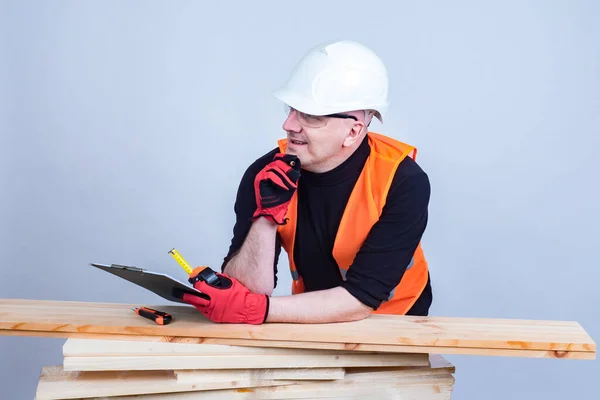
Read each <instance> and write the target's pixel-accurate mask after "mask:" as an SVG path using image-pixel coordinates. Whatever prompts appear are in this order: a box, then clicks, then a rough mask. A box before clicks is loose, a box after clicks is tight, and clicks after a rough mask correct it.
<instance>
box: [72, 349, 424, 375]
mask: <svg viewBox="0 0 600 400" xmlns="http://www.w3.org/2000/svg"><path fill="white" fill-rule="evenodd" d="M415 355H417V354H412V355H411V356H415ZM420 356H421V359H420V360H419V359H415V358H414V357H410V356H406V355H404V354H373V355H371V354H359V353H355V354H344V355H334V354H326V355H320V354H315V355H305V354H301V355H294V356H290V355H261V356H257V355H251V354H242V355H236V354H232V355H205V356H194V355H174V356H160V357H148V356H116V357H103V356H92V357H65V358H64V360H63V365H64V369H65V371H141V370H165V369H171V370H176V369H248V368H311V367H314V368H324V367H400V366H427V365H428V364H429V359H428V357H427V355H426V354H423V355H420Z"/></svg>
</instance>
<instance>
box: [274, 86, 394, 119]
mask: <svg viewBox="0 0 600 400" xmlns="http://www.w3.org/2000/svg"><path fill="white" fill-rule="evenodd" d="M273 96H275V97H276V98H277V99H279V100H280V101H282V102H283V103H284V104H287V105H288V106H290V107H292V108H294V109H296V110H298V111H300V112H303V113H306V114H311V115H329V114H336V113H341V112H349V111H356V110H374V112H375V117H376V118H377V119H378V120H379V121H380V122H381V123H383V116H382V114H381V112H380V111H379V110H380V109H382V108H385V107H387V105H375V104H373V105H370V106H367V107H365V105H364V104H361V105H359V104H357V105H356V106H355V107H352V105H350V104H349V105H347V107H345V108H343V109H342V108H340V107H327V106H324V105H320V104H316V103H315V102H314V101H311V100H310V99H308V98H306V97H304V96H302V95H299V94H297V93H294V92H290V91H288V90H286V89H285V88H283V89H279V90H276V91H275V92H273Z"/></svg>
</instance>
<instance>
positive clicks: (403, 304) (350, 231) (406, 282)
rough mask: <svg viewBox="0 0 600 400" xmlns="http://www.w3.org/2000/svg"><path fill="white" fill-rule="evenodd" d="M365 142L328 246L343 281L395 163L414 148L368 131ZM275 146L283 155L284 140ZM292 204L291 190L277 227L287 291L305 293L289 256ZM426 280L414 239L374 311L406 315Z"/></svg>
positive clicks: (293, 217) (292, 234)
mask: <svg viewBox="0 0 600 400" xmlns="http://www.w3.org/2000/svg"><path fill="white" fill-rule="evenodd" d="M368 141H369V145H370V147H371V152H370V154H369V157H368V158H367V161H366V163H365V166H364V168H363V170H362V172H361V174H360V176H359V177H358V180H357V182H356V184H355V186H354V189H353V190H352V193H351V194H350V198H349V199H348V204H347V205H346V208H345V210H344V213H343V215H342V219H341V222H340V226H339V228H338V232H337V236H336V238H335V242H334V246H333V257H334V259H335V260H336V262H337V264H338V267H339V269H340V274H341V275H342V278H343V279H345V276H346V272H347V271H348V269H349V268H350V265H351V264H352V262H353V260H354V257H355V256H356V254H357V253H358V251H359V249H360V247H361V246H362V244H363V242H364V241H365V239H366V238H367V235H368V234H369V231H370V230H371V227H372V226H373V225H374V224H375V223H376V222H377V221H378V219H379V216H380V215H381V212H382V210H383V207H384V205H385V202H386V197H387V194H388V191H389V188H390V185H391V183H392V179H393V177H394V174H395V172H396V169H397V168H398V165H399V164H400V162H401V161H402V160H403V159H404V157H406V156H410V157H411V158H413V159H415V158H416V155H417V149H416V148H415V147H413V146H410V145H408V144H405V143H402V142H399V141H397V140H395V139H392V138H389V137H387V136H383V135H381V134H378V133H374V132H369V133H368ZM278 145H279V150H280V151H281V152H282V153H284V152H285V149H286V147H287V139H280V140H279V141H278ZM297 206H298V196H297V193H295V194H294V195H293V197H292V199H291V201H290V204H289V206H288V211H287V214H286V217H287V218H289V220H288V222H287V224H286V225H280V226H279V227H278V228H277V230H278V233H279V235H280V238H281V245H282V247H283V248H284V249H285V251H286V252H287V254H288V259H289V263H290V271H291V274H292V294H297V293H302V292H304V291H305V290H304V283H303V281H302V277H301V276H300V275H299V274H298V271H297V270H296V265H295V263H294V256H293V255H294V251H293V249H294V239H295V236H296V214H297V211H298V207H297ZM399 267H403V266H399ZM427 279H428V266H427V261H426V260H425V256H424V254H423V249H422V248H421V244H420V243H419V245H418V246H417V249H416V251H415V253H414V255H413V258H412V260H411V262H410V264H409V265H408V266H407V269H406V272H405V273H404V275H403V277H402V279H401V281H400V283H399V284H398V285H397V286H396V287H395V288H394V289H393V290H392V291H391V293H390V295H389V297H388V299H387V300H386V301H384V302H383V303H382V304H381V306H380V307H379V308H378V309H377V310H374V311H373V313H374V314H397V315H404V314H406V313H407V312H408V310H409V309H410V308H411V307H412V305H413V304H414V303H415V301H416V300H417V299H418V298H419V296H420V295H421V293H422V292H423V289H424V288H425V285H426V284H427Z"/></svg>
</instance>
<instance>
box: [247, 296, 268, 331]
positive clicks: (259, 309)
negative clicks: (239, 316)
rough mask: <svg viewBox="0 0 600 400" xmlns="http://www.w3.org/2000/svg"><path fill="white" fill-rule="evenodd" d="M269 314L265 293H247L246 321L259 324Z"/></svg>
mask: <svg viewBox="0 0 600 400" xmlns="http://www.w3.org/2000/svg"><path fill="white" fill-rule="evenodd" d="M268 314H269V296H267V295H266V294H256V293H248V294H247V296H246V316H245V318H246V323H248V324H253V325H260V324H262V323H264V322H265V321H266V320H267V315H268Z"/></svg>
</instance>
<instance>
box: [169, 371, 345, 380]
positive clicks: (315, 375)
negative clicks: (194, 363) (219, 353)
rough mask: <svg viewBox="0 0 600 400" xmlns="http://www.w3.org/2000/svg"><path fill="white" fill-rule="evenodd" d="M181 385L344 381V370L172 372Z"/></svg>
mask: <svg viewBox="0 0 600 400" xmlns="http://www.w3.org/2000/svg"><path fill="white" fill-rule="evenodd" d="M174 372H175V375H177V381H178V382H182V383H200V382H231V381H232V380H240V379H241V380H250V381H261V380H294V381H298V380H301V381H326V380H333V379H344V368H313V367H310V368H277V369H273V368H259V369H236V370H231V369H212V370H211V369H205V370H197V369H189V370H174Z"/></svg>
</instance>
